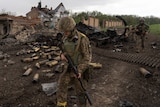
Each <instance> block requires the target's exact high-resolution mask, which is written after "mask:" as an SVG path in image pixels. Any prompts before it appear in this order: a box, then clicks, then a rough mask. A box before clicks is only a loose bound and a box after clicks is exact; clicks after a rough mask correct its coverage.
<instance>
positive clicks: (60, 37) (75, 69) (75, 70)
mask: <svg viewBox="0 0 160 107" xmlns="http://www.w3.org/2000/svg"><path fill="white" fill-rule="evenodd" d="M57 38H58V41H59V43H58V47H59V48H60V50H61V51H62V53H64V52H65V50H64V49H63V48H62V44H63V42H62V34H60V33H58V34H57ZM65 57H66V59H67V60H68V64H69V66H70V67H71V68H72V69H73V71H74V74H75V75H76V76H77V77H78V75H79V74H78V70H77V67H76V66H75V65H74V63H73V61H72V59H71V57H70V56H69V55H68V54H67V53H65ZM77 79H78V81H79V82H80V84H81V87H82V89H83V90H84V94H85V96H86V98H87V100H88V102H89V104H90V105H92V101H91V99H90V97H89V94H88V92H87V90H86V89H85V88H84V85H83V83H82V80H81V78H77Z"/></svg>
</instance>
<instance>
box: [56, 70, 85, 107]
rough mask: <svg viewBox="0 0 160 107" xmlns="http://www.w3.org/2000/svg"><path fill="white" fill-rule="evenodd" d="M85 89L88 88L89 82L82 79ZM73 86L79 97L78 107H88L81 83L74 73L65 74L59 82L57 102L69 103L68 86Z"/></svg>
mask: <svg viewBox="0 0 160 107" xmlns="http://www.w3.org/2000/svg"><path fill="white" fill-rule="evenodd" d="M81 80H82V83H83V85H84V87H85V88H86V85H87V81H86V80H84V79H81ZM70 84H73V85H74V86H75V91H76V94H77V97H78V100H79V102H78V107H86V97H85V94H84V90H83V89H82V87H81V84H80V82H79V81H78V79H77V78H76V77H74V76H73V73H70V72H65V73H63V74H62V75H61V76H60V78H59V81H58V91H57V93H56V94H57V102H62V103H63V102H67V93H68V85H70Z"/></svg>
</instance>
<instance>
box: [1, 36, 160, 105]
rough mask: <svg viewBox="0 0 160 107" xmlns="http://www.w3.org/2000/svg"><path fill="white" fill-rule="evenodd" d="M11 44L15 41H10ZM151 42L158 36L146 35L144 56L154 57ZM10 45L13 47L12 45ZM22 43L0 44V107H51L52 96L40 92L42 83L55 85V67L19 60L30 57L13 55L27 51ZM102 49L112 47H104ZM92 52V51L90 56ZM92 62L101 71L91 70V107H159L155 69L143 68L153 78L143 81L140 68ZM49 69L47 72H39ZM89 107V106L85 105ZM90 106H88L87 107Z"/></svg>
mask: <svg viewBox="0 0 160 107" xmlns="http://www.w3.org/2000/svg"><path fill="white" fill-rule="evenodd" d="M13 42H15V41H13ZM152 42H157V43H159V44H160V37H158V36H156V35H151V34H150V35H148V38H147V39H146V49H145V51H144V52H145V53H149V54H154V55H158V54H159V52H160V51H159V49H153V48H152V47H151V43H152ZM12 44H14V45H12ZM132 46H134V43H125V44H124V47H123V48H122V51H124V52H128V53H134V52H135V50H134V48H133V47H132ZM29 48H30V47H29V46H28V45H26V44H21V43H17V44H15V43H11V45H7V44H3V43H1V46H0V49H1V50H0V51H1V53H2V52H3V55H4V54H6V56H5V58H1V60H0V107H55V102H56V95H55V94H52V95H50V96H47V94H46V93H45V92H44V91H43V90H42V84H43V83H51V82H56V81H57V79H58V77H59V75H60V74H61V73H58V72H55V67H48V66H43V67H42V68H40V69H37V68H36V67H35V63H36V62H37V61H38V60H35V61H33V62H29V63H25V62H22V61H21V60H22V59H23V58H26V57H30V56H31V55H32V54H33V53H31V54H24V55H16V54H17V52H19V51H20V50H22V49H25V50H27V49H29ZM105 49H106V50H111V49H112V47H108V46H106V48H105ZM94 51H96V50H93V53H94ZM93 62H96V63H101V64H102V68H101V69H94V70H93V73H92V76H91V79H90V81H89V86H88V88H87V91H88V92H89V95H90V96H91V100H92V102H93V105H92V107H159V106H160V72H159V70H158V69H155V68H150V67H147V66H143V67H144V68H146V69H147V70H149V71H150V72H151V73H152V74H153V76H152V77H150V78H145V77H144V76H143V75H142V74H141V73H140V72H139V67H141V66H142V65H138V64H134V63H127V62H123V61H120V60H116V59H111V58H107V57H103V56H99V55H96V54H93ZM25 66H30V68H32V69H33V70H32V73H31V74H30V75H29V76H22V75H23V74H24V72H25V70H24V67H25ZM46 69H47V70H48V69H49V70H50V72H49V73H46V72H42V71H43V70H46ZM35 73H39V76H40V77H39V80H38V82H37V83H33V82H32V80H33V76H34V74H35ZM72 92H73V90H69V93H70V94H69V95H68V99H69V107H71V105H72V103H73V99H72V98H74V97H73V93H72ZM88 106H89V105H88ZM89 107H90V106H89Z"/></svg>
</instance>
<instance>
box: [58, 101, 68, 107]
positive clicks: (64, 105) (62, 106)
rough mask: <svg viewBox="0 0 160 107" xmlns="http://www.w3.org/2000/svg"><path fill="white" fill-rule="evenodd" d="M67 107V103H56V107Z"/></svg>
mask: <svg viewBox="0 0 160 107" xmlns="http://www.w3.org/2000/svg"><path fill="white" fill-rule="evenodd" d="M66 106H67V102H58V103H57V107H66Z"/></svg>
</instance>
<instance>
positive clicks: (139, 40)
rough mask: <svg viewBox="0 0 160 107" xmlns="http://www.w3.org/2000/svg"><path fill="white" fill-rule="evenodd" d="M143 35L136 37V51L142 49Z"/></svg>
mask: <svg viewBox="0 0 160 107" xmlns="http://www.w3.org/2000/svg"><path fill="white" fill-rule="evenodd" d="M144 39H145V36H144V35H136V50H137V51H141V50H143V49H144V45H145V44H144Z"/></svg>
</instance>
